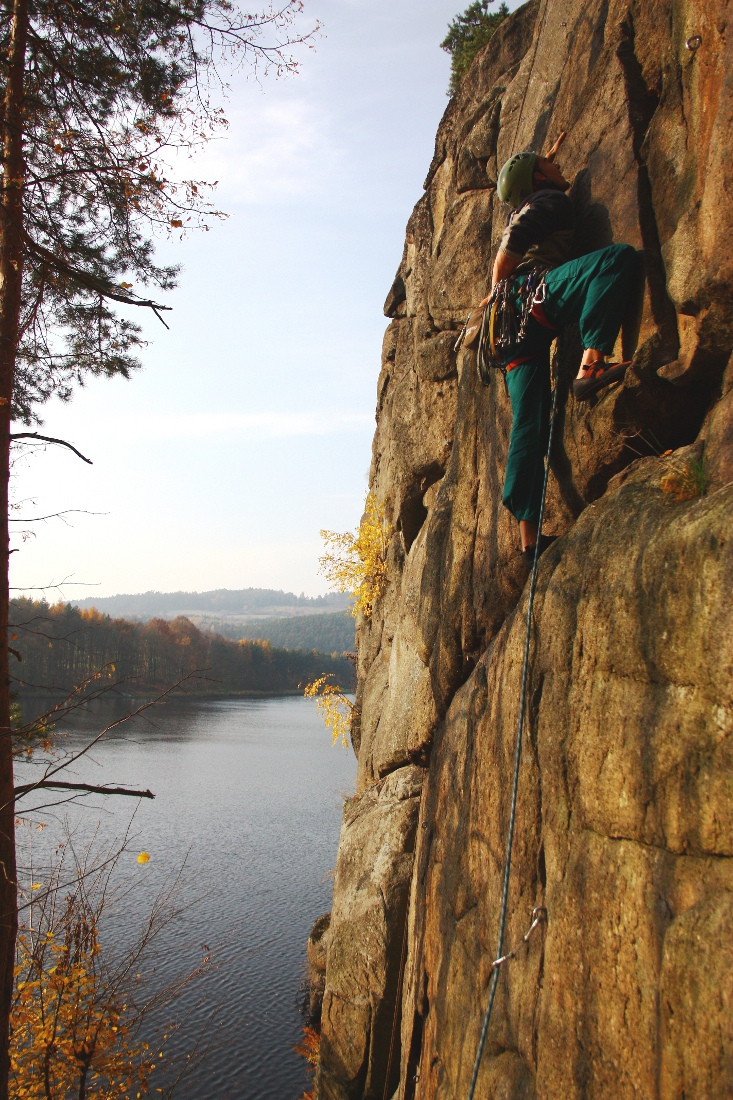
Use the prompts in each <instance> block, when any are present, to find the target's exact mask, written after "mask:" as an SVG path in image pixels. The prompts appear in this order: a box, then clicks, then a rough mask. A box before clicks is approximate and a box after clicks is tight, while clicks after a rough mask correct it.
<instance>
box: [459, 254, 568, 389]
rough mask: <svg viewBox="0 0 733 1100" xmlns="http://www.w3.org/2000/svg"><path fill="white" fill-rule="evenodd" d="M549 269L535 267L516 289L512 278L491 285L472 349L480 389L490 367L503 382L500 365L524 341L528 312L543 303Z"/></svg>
mask: <svg viewBox="0 0 733 1100" xmlns="http://www.w3.org/2000/svg"><path fill="white" fill-rule="evenodd" d="M549 270H550V269H549V267H546V266H544V265H540V264H536V265H534V266H533V267H532V268H531V270H530V271H529V273H528V275H527V276H526V278H525V279H524V282H523V283H522V284H521V285H520V286H517V279H516V276H510V277H509V278H508V279H501V280H500V281H499V282H498V283H495V284H494V288H493V290H492V291H491V297H490V298H489V301H488V303H487V305H486V307H485V309H484V315H483V321H482V324H481V331H480V334H479V339H478V347H477V350H476V367H477V369H478V375H479V378H480V379H481V382H482V383H483V385H484V386H488V385H489V384H490V383H491V368H494V369H495V370H499V371H501V373H502V375H503V376H504V381H505V382H506V367H505V365H504V364H505V363H506V362H507V361H508V360H509V359H511V354H512V351H513V350H514V348H516V347H517V345H518V344H520V343H521V342H522V340H523V339H524V337H525V335H526V332H527V325H528V323H529V319H530V317H531V315H532V309H533V308H534V306H535V305H542V304H543V302H544V300H545V295H546V292H547V286H546V284H545V276H546V274H547V272H548V271H549Z"/></svg>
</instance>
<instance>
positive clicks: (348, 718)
mask: <svg viewBox="0 0 733 1100" xmlns="http://www.w3.org/2000/svg"><path fill="white" fill-rule="evenodd" d="M321 538H322V539H323V541H324V543H325V545H326V553H325V554H324V555H323V556H322V557H321V558H319V566H320V571H321V573H323V575H324V576H325V577H326V580H327V581H328V582H329V584H330V586H331V588H335V589H336V590H337V591H338V592H345V593H348V595H350V596H351V598H352V600H353V603H352V605H351V614H352V615H353V616H354V617H356V616H357V615H359V614H361V615H363V616H364V618H365V619H370V618H371V616H372V612H373V610H374V606H375V604H376V603H377V601H378V600H379V599H380V597H381V596H382V594H383V592H384V589H385V586H386V584H387V551H388V550H389V542H390V539H391V538H392V525H391V524H390V523H389V522H388V521H387V517H386V508H385V506H384V504H380V503H379V501H377V499H376V497H375V496H374V495H373V494H372V493H368V494H367V498H366V502H365V504H364V515H363V516H362V520H361V523H360V524H359V527H358V529H357V530H356V531H345V532H343V533H342V534H339V533H338V532H337V531H321ZM331 680H332V676H331V674H326V675H323V676H319V677H318V678H317V679H316V680H313V681H312V682H311V683H309V684H307V685H306V688H305V692H304V694H305V696H306V698H308V699H317V700H318V712H319V714H320V715H321V717H322V718H323V721H324V724H325V725H326V728H327V729H330V730H331V734H332V738H333V744H334V745H335V744H336V742H337V741H338V740H341V743H342V744H343V745H348V743H349V734H350V732H351V722H352V718H353V715H354V704H353V703H352V702H351V700H350V699H349V698H348V697H347V695H346V693H345V692H344V691H343V689H342V688H341V687H340V686H339V685H338V684H334V683H332V682H331Z"/></svg>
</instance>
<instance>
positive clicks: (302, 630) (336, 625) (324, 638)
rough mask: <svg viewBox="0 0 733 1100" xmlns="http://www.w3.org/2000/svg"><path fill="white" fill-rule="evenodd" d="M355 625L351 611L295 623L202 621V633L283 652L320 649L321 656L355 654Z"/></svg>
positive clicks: (287, 620) (273, 620) (308, 618)
mask: <svg viewBox="0 0 733 1100" xmlns="http://www.w3.org/2000/svg"><path fill="white" fill-rule="evenodd" d="M355 625H356V624H355V622H354V618H353V616H352V615H351V614H350V613H349V612H348V611H336V612H335V613H331V614H327V615H302V616H300V617H298V618H293V619H256V620H255V621H254V622H243V623H232V622H221V621H220V620H214V619H212V620H211V621H207V620H202V621H200V622H198V623H197V626H198V627H199V629H201V630H203V629H208V630H211V631H214V632H216V633H217V634H222V635H223V636H224V637H225V638H235V639H239V638H248V639H249V640H250V641H254V640H255V639H257V638H260V639H261V640H262V641H263V642H269V643H270V645H273V646H276V647H279V648H281V649H317V650H319V651H320V652H321V653H345V652H349V653H351V652H353V650H354V649H355V647H356V638H355V634H354V628H355Z"/></svg>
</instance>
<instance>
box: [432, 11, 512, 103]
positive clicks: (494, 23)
mask: <svg viewBox="0 0 733 1100" xmlns="http://www.w3.org/2000/svg"><path fill="white" fill-rule="evenodd" d="M491 3H493V0H474V3H473V4H469V5H468V7H467V8H466V10H465V11H464V12H462V13H460V14H458V15H456V17H455V19H453V20H452V22H450V23H449V24H448V34H447V35H446V36H445V38H444V39H443V41H442V42H441V43H440V48H441V49H442V50H445V51H446V53H449V54H450V56H451V71H450V85H449V87H448V95H455V94H456V92H457V91H458V88H459V86H460V83H461V81H462V80H463V78H464V76H465V75H466V73H467V72H468V70H469V69H470V68H471V63H472V61H473V59H474V57H475V56H476V54H477V53H478V51H479V50H480V49H481V47H482V46H485V45H486V43H487V42H488V41H489V40H490V38H491V37H492V35H493V34H494V32H495V30H496V28H497V27H498V26H499V24H500V23H501V22H502V21H503V20H504V19H505V18H506V16H507V15H508V14H509V8H508V7H507V6H506V4H501V5H500V7H499V9H498V10H497V11H495V12H489V10H488V9H489V4H491Z"/></svg>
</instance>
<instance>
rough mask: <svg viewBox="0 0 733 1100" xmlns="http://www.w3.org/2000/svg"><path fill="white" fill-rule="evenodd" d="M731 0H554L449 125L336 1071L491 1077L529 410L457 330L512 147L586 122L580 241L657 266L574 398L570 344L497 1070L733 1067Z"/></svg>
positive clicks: (514, 1089)
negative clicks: (520, 447) (603, 378)
mask: <svg viewBox="0 0 733 1100" xmlns="http://www.w3.org/2000/svg"><path fill="white" fill-rule="evenodd" d="M732 17H733V7H732V6H731V4H730V3H729V2H727V0H711V3H709V4H708V5H707V6H706V7H705V10H704V11H703V10H702V8H701V5H700V4H699V3H693V2H692V0H687V2H685V0H675V2H674V4H673V3H672V0H648V2H644V3H641V2H629V0H624V2H617V0H590V2H588V0H531V2H530V3H528V4H526V5H525V6H524V7H523V8H521V9H519V10H518V11H517V12H516V13H515V14H514V15H513V16H511V17H510V18H509V19H508V20H507V21H506V22H505V23H504V24H503V25H502V27H501V28H500V29H499V31H498V32H497V34H496V36H495V37H494V39H493V40H492V42H491V43H490V44H489V45H488V47H486V48H485V49H484V50H483V51H482V53H481V54H480V55H479V56H478V57H477V59H476V61H475V63H474V65H473V67H472V69H471V71H470V72H469V74H468V75H467V77H466V78H465V80H464V82H463V86H462V88H461V90H460V94H459V95H458V96H457V97H456V98H455V99H453V100H451V102H450V104H449V106H448V109H447V111H446V114H445V116H444V119H443V121H442V123H441V126H440V129H439V132H438V136H437V140H436V150H435V156H434V158H433V162H432V164H431V166H430V170H429V173H428V177H427V180H426V185H425V194H424V196H423V198H422V199H421V200H420V201H419V202H418V204H417V206H416V207H415V210H414V212H413V215H412V217H411V219H410V222H409V224H408V227H407V238H406V244H405V251H404V254H403V258H402V261H401V264H400V268H399V271H398V273H397V276H396V278H395V281H394V284H393V286H392V288H391V290H390V293H389V295H388V297H387V302H386V305H385V312H386V313H387V315H388V316H389V317H390V318H391V322H390V325H389V327H388V329H387V332H386V334H385V341H384V350H383V361H382V370H381V373H380V376H379V382H378V388H377V401H378V411H377V429H376V434H375V440H374V455H373V464H372V471H371V486H372V490H373V491H374V492H375V494H376V496H377V498H378V499H379V500H380V501H384V502H385V503H386V505H387V508H388V511H389V513H390V515H391V517H392V520H393V523H394V525H395V528H396V534H395V536H394V538H393V539H392V543H391V546H390V551H389V574H388V575H389V583H388V586H387V590H386V592H385V594H384V597H383V599H382V600H381V602H380V604H379V605H378V606H377V609H376V611H375V614H374V616H373V618H372V620H371V621H370V622H362V623H360V624H359V647H358V648H359V688H358V713H359V720H358V722H357V723H356V724H355V727H354V742H355V748H356V749H357V753H358V757H359V775H358V787H357V796H356V799H355V800H354V801H353V802H352V803H350V804H348V805H347V808H346V812H345V819H344V827H343V831H342V839H341V850H340V855H339V863H338V867H337V873H336V880H335V887H334V908H333V917H332V926H331V932H330V937H331V947H330V948H329V955H328V966H327V973H326V990H325V998H324V1010H323V1030H322V1047H321V1051H322V1054H321V1065H320V1068H319V1072H318V1077H317V1083H316V1097H317V1098H324V1097H333V1098H334V1100H335V1098H339V1100H341V1098H346V1097H349V1098H354V1100H356V1098H361V1097H370V1098H374V1100H377V1098H379V1100H381V1098H382V1097H384V1096H392V1095H393V1094H395V1093H396V1094H398V1095H399V1097H400V1100H402V1098H404V1100H413V1098H414V1100H428V1098H431V1100H432V1098H433V1097H435V1098H438V1097H439V1098H441V1100H443V1098H444V1100H448V1098H453V1097H459V1096H465V1095H466V1093H467V1090H468V1084H469V1080H470V1075H471V1070H472V1066H473V1057H474V1052H475V1048H476V1043H477V1039H478V1034H479V1030H480V1026H481V1019H482V1016H483V1011H484V1008H485V1001H486V993H487V988H488V982H489V978H490V965H491V960H492V958H493V957H494V953H495V949H496V936H497V926H498V915H499V898H500V889H501V874H502V867H503V860H504V850H505V843H506V828H507V817H508V800H509V794H510V782H511V771H512V758H513V752H514V743H515V742H514V739H515V733H516V722H517V714H518V692H519V680H520V674H521V657H522V644H523V632H524V622H523V620H524V615H525V612H526V599H527V593H526V590H525V584H526V579H527V572H526V567H525V566H524V564H523V562H522V559H521V556H520V555H519V553H518V540H517V534H516V530H515V525H514V522H513V520H511V517H510V516H509V515H508V513H506V512H505V510H504V509H503V508H502V505H501V484H502V479H503V468H504V462H505V458H506V450H507V444H508V434H509V426H510V408H509V402H508V399H507V397H506V394H505V392H504V389H503V387H502V385H501V384H500V383H499V384H498V385H497V384H494V385H492V386H491V387H490V388H488V389H483V388H482V387H481V386H480V385H479V383H478V381H477V378H476V371H475V363H474V361H473V357H472V354H471V353H469V352H462V353H460V354H459V356H458V357H457V359H456V357H455V355H454V353H453V352H452V344H453V340H454V337H455V334H456V331H457V329H458V328H459V327H460V324H461V323H462V321H463V318H464V317H465V314H466V312H467V310H468V308H469V307H470V306H472V305H474V304H475V303H476V301H477V300H478V299H480V297H481V296H482V295H483V293H484V292H485V288H486V286H487V279H488V270H489V266H490V262H491V258H492V253H493V250H494V249H495V247H496V244H497V242H498V239H499V236H500V234H501V230H502V228H503V223H504V214H503V212H502V210H501V207H500V204H499V203H498V202H497V201H496V198H495V189H494V181H495V179H496V173H497V165H500V164H501V163H502V162H503V160H504V159H505V158H506V157H507V156H508V155H509V154H510V152H511V151H513V150H516V149H521V148H528V147H533V148H536V149H541V148H542V146H543V145H545V144H547V143H548V142H549V140H551V139H552V138H553V137H554V136H555V135H556V133H557V132H558V131H559V130H560V129H567V131H568V139H567V142H566V145H565V147H564V148H563V154H562V167H563V170H564V171H565V174H566V175H567V176H568V178H570V179H572V180H573V189H572V192H571V195H572V198H573V200H574V203H575V206H576V212H577V217H578V232H577V239H576V249H577V252H578V253H582V252H585V251H590V250H592V249H594V248H599V247H603V246H604V245H606V244H609V243H611V242H613V241H626V242H629V243H631V244H633V245H634V246H635V247H637V248H638V249H640V250H642V251H643V254H644V259H645V268H646V285H645V289H644V291H643V307H642V308H641V309H640V310H639V311H638V313H637V315H636V316H630V317H629V318H628V320H627V324H626V325H625V330H624V335H623V339H622V341H621V342H622V344H625V349H626V350H627V351H628V350H629V349H630V348H631V349H633V347H634V346H635V345H636V344H638V350H637V352H636V355H635V356H634V361H633V364H632V366H631V367H630V368H629V370H628V371H627V375H626V379H625V382H624V383H623V384H622V385H619V386H617V387H615V388H614V389H612V390H610V391H608V392H606V393H605V394H604V395H603V396H602V397H601V398H600V400H598V401H597V402H596V403H595V405H594V406H593V407H589V406H588V405H578V404H577V403H575V402H574V400H573V398H572V396H570V395H569V384H570V381H571V379H572V377H573V375H574V373H575V371H576V369H577V362H578V359H579V355H580V347H579V344H578V340H577V333H575V332H573V331H572V330H569V331H566V332H565V333H563V335H562V337H561V339H560V341H559V342H558V349H557V354H556V357H555V368H556V378H557V386H558V396H559V403H560V414H559V421H558V433H557V438H556V446H555V448H554V452H553V459H552V475H551V478H550V487H549V498H548V512H547V519H546V530H548V531H551V532H553V533H555V534H558V535H560V536H563V537H561V538H560V539H559V540H558V542H557V543H555V544H554V546H553V547H552V548H551V550H549V551H548V552H547V553H546V554H545V556H544V557H543V559H542V564H541V570H540V577H539V588H538V595H537V603H536V609H535V610H536V616H535V626H534V631H533V643H532V644H533V666H532V676H531V682H530V706H529V713H528V721H527V727H526V741H525V744H524V755H523V762H522V770H521V777H520V795H519V812H518V827H517V836H516V842H515V852H514V864H513V875H512V880H511V889H510V903H509V924H508V932H507V940H506V942H507V943H508V944H510V945H513V944H515V943H516V942H518V941H519V940H520V939H521V936H522V935H523V933H524V932H525V931H526V929H527V927H528V925H529V921H530V914H531V911H532V908H533V906H535V905H543V906H545V907H546V909H547V915H548V916H547V924H546V925H544V926H541V927H540V928H539V929H538V930H537V931H536V932H535V934H534V936H533V938H532V940H531V941H530V944H529V946H528V947H527V948H525V949H523V951H522V952H521V953H520V955H519V957H518V958H517V959H516V960H515V961H513V962H512V963H510V964H509V965H508V966H507V967H506V968H505V969H504V970H503V971H502V977H501V979H500V982H499V992H498V997H497V1002H496V1008H495V1012H494V1017H493V1020H492V1025H491V1029H490V1032H489V1036H488V1042H487V1047H486V1052H485V1055H484V1059H483V1063H482V1067H481V1077H480V1081H479V1090H478V1093H477V1095H478V1096H481V1097H486V1098H495V1100H499V1098H502V1100H503V1098H507V1100H509V1098H511V1100H520V1098H526V1100H530V1098H532V1100H534V1098H542V1100H554V1098H556V1097H559V1096H563V1097H568V1098H578V1100H580V1098H589V1100H590V1098H593V1100H596V1098H598V1100H601V1098H607V1097H609V1096H614V1097H620V1098H626V1097H629V1098H631V1097H634V1098H641V1097H644V1100H648V1098H654V1097H657V1098H659V1100H683V1098H687V1100H690V1098H691V1097H694V1098H695V1100H702V1098H705V1100H708V1098H709V1100H713V1098H714V1100H722V1098H723V1097H726V1098H727V1097H730V1096H731V1095H732V1094H733V1022H732V1021H733V1011H732V1010H733V984H732V979H731V973H732V972H733V969H732V967H731V962H732V961H733V960H732V959H731V948H730V941H731V931H732V930H733V928H732V924H731V922H732V921H733V702H732V700H731V693H732V691H733V688H732V687H731V685H732V684H733V675H732V673H733V641H732V638H733V635H732V633H731V629H730V622H731V609H732V606H731V605H732V604H733V541H732V540H731V536H730V534H729V531H730V530H731V529H732V528H733V366H732V365H728V366H727V368H726V364H729V362H733V360H731V351H732V350H733V289H732V286H733V280H732V272H731V264H732V263H733V260H732V258H731V250H730V247H729V242H730V240H731V228H732V227H731V224H730V223H731V220H733V203H731V197H733V196H731V190H732V189H733V185H732V184H731V183H730V182H729V180H730V179H731V178H733V177H731V176H730V172H729V170H728V169H727V168H726V164H727V162H728V161H730V159H731V152H732V151H731V134H732V133H733V126H732V125H731V123H733V118H732V117H731V115H732V114H733V94H732V93H733V89H732V87H731V84H732V83H733V78H732V77H731V73H733V58H732V57H731V52H732V47H731V37H732V33H733V18H732ZM693 36H699V37H700V38H701V40H702V42H701V45H699V47H698V48H693V49H688V48H687V46H686V45H685V43H686V41H687V40H691V42H692V45H693V46H694V45H695V44H696V42H695V41H693ZM640 300H641V298H640ZM619 350H621V348H620V349H619ZM665 451H671V452H673V453H672V454H671V455H665V456H664V457H658V456H659V454H660V452H665ZM690 463H694V464H695V467H696V468H697V469H698V470H700V469H702V468H704V470H705V473H706V474H707V476H708V478H709V479H710V483H709V486H708V491H707V494H706V495H703V496H700V497H698V498H696V499H691V500H687V501H680V502H678V501H676V500H675V499H674V497H673V495H671V494H670V493H667V492H664V491H663V489H662V479H663V477H664V476H665V475H666V474H668V473H669V472H670V470H673V471H674V470H678V471H683V470H685V469H687V468H689V466H690ZM420 791H421V792H422V793H421V794H420ZM408 792H409V793H408ZM418 806H419V822H418V816H417V815H418ZM413 850H414V854H413ZM408 887H409V898H410V900H409V906H408V905H407V895H408ZM406 911H407V917H406ZM406 920H407V924H405V921H406ZM405 927H407V938H406V939H405V938H404V929H405ZM403 942H404V943H405V945H406V951H405V956H404V962H405V965H404V968H403V967H401V965H400V962H401V959H402V945H403ZM337 944H339V945H340V946H339V947H338V949H337V947H336V945H337ZM403 970H404V977H403V979H402V980H400V975H401V973H402V971H403ZM395 1035H396V1039H395ZM390 1052H391V1058H390ZM390 1065H391V1072H390V1079H389V1080H386V1077H387V1073H388V1066H390Z"/></svg>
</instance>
